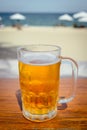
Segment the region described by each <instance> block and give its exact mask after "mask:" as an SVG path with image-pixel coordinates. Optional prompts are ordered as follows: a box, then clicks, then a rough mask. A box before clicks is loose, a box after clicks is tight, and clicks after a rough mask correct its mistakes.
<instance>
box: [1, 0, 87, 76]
mask: <svg viewBox="0 0 87 130" xmlns="http://www.w3.org/2000/svg"><path fill="white" fill-rule="evenodd" d="M26 44H54V45H58V46H60V47H61V48H62V54H61V55H63V56H68V57H72V58H73V59H75V60H76V61H77V63H78V65H79V77H87V1H86V0H83V1H82V0H73V1H70V0H66V1H65V0H62V1H60V0H32V1H31V0H22V1H21V0H19V1H18V0H15V1H11V0H0V78H3V77H6V78H13V77H18V62H17V48H18V47H19V46H22V45H26ZM65 68H67V69H68V72H67V69H63V72H62V75H64V76H66V75H69V74H70V73H69V68H68V66H67V65H65Z"/></svg>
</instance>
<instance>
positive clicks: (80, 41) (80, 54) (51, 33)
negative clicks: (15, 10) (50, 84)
mask: <svg viewBox="0 0 87 130" xmlns="http://www.w3.org/2000/svg"><path fill="white" fill-rule="evenodd" d="M26 44H54V45H58V46H60V47H61V48H62V53H61V55H63V56H68V57H72V58H73V59H75V60H76V61H87V28H82V29H79V28H73V27H23V28H22V29H21V30H18V29H16V28H12V27H5V28H2V29H0V46H1V47H5V46H11V47H12V46H21V45H26Z"/></svg>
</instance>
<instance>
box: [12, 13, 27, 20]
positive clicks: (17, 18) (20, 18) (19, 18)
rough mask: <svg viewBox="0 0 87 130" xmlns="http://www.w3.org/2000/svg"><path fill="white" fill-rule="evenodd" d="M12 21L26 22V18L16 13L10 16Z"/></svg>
mask: <svg viewBox="0 0 87 130" xmlns="http://www.w3.org/2000/svg"><path fill="white" fill-rule="evenodd" d="M10 19H11V20H25V19H26V17H25V16H24V15H22V14H19V13H16V14H13V15H11V16H10Z"/></svg>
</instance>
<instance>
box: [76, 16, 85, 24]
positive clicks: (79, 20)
mask: <svg viewBox="0 0 87 130" xmlns="http://www.w3.org/2000/svg"><path fill="white" fill-rule="evenodd" d="M78 22H86V23H87V17H83V18H80V19H78Z"/></svg>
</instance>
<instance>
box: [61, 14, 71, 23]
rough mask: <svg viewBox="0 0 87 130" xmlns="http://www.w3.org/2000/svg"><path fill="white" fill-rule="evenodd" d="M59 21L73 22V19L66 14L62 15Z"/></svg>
mask: <svg viewBox="0 0 87 130" xmlns="http://www.w3.org/2000/svg"><path fill="white" fill-rule="evenodd" d="M59 20H62V21H64V20H65V21H73V18H72V17H71V16H70V15H68V14H64V15H62V16H60V17H59Z"/></svg>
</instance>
